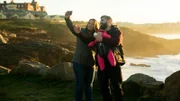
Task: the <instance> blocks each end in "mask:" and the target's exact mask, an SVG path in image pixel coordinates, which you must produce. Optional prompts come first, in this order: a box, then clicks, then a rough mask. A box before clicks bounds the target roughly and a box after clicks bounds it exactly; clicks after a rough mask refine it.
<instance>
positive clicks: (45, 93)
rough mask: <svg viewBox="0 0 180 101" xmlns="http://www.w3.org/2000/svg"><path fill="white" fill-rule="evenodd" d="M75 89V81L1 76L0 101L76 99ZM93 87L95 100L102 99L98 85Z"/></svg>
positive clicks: (69, 100) (58, 100) (62, 100)
mask: <svg viewBox="0 0 180 101" xmlns="http://www.w3.org/2000/svg"><path fill="white" fill-rule="evenodd" d="M74 89H75V82H74V81H62V80H52V79H46V78H43V77H38V76H26V77H22V76H12V75H10V76H7V75H1V76H0V101H74ZM93 89H94V92H93V94H94V99H95V101H101V96H100V94H99V88H98V87H97V85H95V86H94V88H93Z"/></svg>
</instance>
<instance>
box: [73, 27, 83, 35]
mask: <svg viewBox="0 0 180 101" xmlns="http://www.w3.org/2000/svg"><path fill="white" fill-rule="evenodd" d="M73 27H74V31H75V32H76V33H77V34H79V33H80V32H81V27H79V26H78V25H74V26H73Z"/></svg>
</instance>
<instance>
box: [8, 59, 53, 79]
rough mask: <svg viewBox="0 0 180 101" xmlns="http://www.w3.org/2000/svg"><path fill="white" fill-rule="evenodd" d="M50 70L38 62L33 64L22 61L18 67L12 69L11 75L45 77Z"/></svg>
mask: <svg viewBox="0 0 180 101" xmlns="http://www.w3.org/2000/svg"><path fill="white" fill-rule="evenodd" d="M49 70H50V67H49V66H46V65H44V64H41V63H39V62H33V61H28V60H22V61H20V62H19V65H18V66H17V67H16V68H14V69H12V72H11V73H12V74H16V75H42V76H43V75H46V74H48V72H49Z"/></svg>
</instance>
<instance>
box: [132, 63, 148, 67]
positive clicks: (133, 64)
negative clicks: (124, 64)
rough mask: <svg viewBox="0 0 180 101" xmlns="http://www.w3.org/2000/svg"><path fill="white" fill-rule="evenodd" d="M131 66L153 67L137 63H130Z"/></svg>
mask: <svg viewBox="0 0 180 101" xmlns="http://www.w3.org/2000/svg"><path fill="white" fill-rule="evenodd" d="M130 66H139V67H151V65H147V64H135V63H130Z"/></svg>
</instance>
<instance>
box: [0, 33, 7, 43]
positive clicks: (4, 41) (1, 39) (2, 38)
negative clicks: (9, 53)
mask: <svg viewBox="0 0 180 101" xmlns="http://www.w3.org/2000/svg"><path fill="white" fill-rule="evenodd" d="M6 43H7V41H6V40H5V39H4V37H3V36H2V35H1V34H0V44H6Z"/></svg>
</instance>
